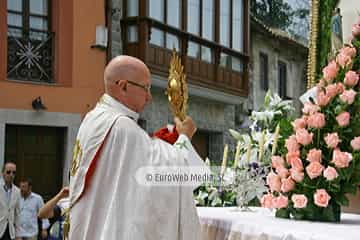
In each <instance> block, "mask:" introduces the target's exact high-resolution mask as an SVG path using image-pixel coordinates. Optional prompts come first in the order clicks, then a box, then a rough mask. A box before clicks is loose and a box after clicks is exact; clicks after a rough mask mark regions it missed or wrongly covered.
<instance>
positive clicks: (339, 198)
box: [335, 193, 349, 206]
mask: <svg viewBox="0 0 360 240" xmlns="http://www.w3.org/2000/svg"><path fill="white" fill-rule="evenodd" d="M335 202H336V203H338V204H339V205H341V206H349V199H348V198H347V197H346V196H345V195H344V194H343V193H340V194H337V195H336V196H335Z"/></svg>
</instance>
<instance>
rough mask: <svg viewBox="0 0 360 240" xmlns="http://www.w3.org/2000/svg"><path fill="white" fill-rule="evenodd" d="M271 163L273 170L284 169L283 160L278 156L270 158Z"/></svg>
mask: <svg viewBox="0 0 360 240" xmlns="http://www.w3.org/2000/svg"><path fill="white" fill-rule="evenodd" d="M271 163H272V167H273V168H279V167H284V164H285V160H284V159H283V158H282V157H280V156H272V157H271Z"/></svg>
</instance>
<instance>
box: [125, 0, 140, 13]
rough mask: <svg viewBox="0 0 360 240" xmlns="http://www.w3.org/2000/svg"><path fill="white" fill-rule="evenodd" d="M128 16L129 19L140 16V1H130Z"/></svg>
mask: <svg viewBox="0 0 360 240" xmlns="http://www.w3.org/2000/svg"><path fill="white" fill-rule="evenodd" d="M127 15H128V16H129V17H132V16H138V15H139V0H128V1H127Z"/></svg>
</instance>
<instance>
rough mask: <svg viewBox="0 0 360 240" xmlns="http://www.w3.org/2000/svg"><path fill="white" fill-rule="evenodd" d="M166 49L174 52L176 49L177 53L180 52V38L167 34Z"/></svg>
mask: <svg viewBox="0 0 360 240" xmlns="http://www.w3.org/2000/svg"><path fill="white" fill-rule="evenodd" d="M166 48H168V49H171V50H173V49H174V48H175V49H176V51H178V52H179V51H180V48H179V38H178V37H177V36H175V35H173V34H170V33H167V34H166Z"/></svg>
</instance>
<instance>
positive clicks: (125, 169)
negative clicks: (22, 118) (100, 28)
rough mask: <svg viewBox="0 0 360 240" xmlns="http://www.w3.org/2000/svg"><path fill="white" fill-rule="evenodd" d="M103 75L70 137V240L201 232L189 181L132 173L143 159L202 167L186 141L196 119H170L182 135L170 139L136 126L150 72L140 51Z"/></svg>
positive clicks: (183, 238) (191, 239) (152, 239)
mask: <svg viewBox="0 0 360 240" xmlns="http://www.w3.org/2000/svg"><path fill="white" fill-rule="evenodd" d="M104 82H105V94H104V95H103V97H102V98H101V100H100V101H99V103H98V104H97V106H96V107H95V108H94V109H93V110H92V111H91V112H89V113H88V114H87V115H86V116H85V118H84V120H83V122H82V124H81V126H80V129H79V132H78V136H77V140H76V143H75V148H74V158H73V162H72V167H71V171H70V174H71V178H70V209H71V210H70V233H69V240H198V239H200V238H201V232H200V231H201V227H200V222H199V218H198V216H197V212H196V208H195V204H194V200H193V194H192V191H193V188H192V187H184V186H181V185H176V186H166V187H157V186H151V185H150V186H147V185H142V184H140V183H139V182H138V181H137V180H136V173H137V171H138V170H139V169H141V168H142V167H146V166H150V167H175V168H176V167H181V166H185V167H187V166H200V167H205V164H204V162H203V160H202V159H201V158H200V157H199V155H198V154H197V153H196V151H195V150H194V148H193V146H192V145H191V141H190V139H191V138H192V136H193V134H194V133H195V132H196V126H195V123H194V122H193V120H192V119H191V118H190V117H186V118H185V119H184V120H183V121H180V120H179V119H178V118H175V123H176V129H177V131H178V133H179V138H178V139H177V141H176V142H175V143H174V145H171V144H169V143H167V142H165V141H163V140H160V139H156V138H151V137H150V136H149V135H148V134H147V133H146V132H145V131H144V130H143V129H142V128H141V127H139V125H138V124H137V120H138V118H139V114H140V113H141V112H142V111H143V109H144V107H145V105H147V104H148V103H150V101H151V99H152V96H151V93H150V86H151V75H150V71H149V69H148V68H147V67H146V65H145V64H144V63H143V62H142V61H141V60H139V59H137V58H134V57H130V56H118V57H116V58H114V59H113V60H111V62H110V63H109V64H108V65H107V67H106V68H105V73H104ZM144 177H145V175H144Z"/></svg>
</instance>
